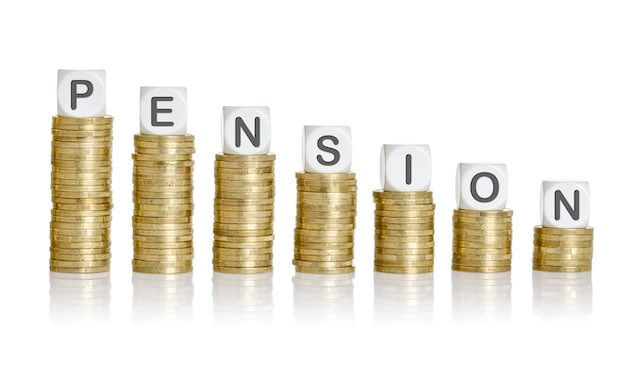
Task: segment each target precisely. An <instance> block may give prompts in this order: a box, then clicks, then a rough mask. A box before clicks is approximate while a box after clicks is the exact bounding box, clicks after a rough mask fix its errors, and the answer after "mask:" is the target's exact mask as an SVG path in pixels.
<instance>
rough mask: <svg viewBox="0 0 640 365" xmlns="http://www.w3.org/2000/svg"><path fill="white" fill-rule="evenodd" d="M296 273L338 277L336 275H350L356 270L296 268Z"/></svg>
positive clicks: (352, 268)
mask: <svg viewBox="0 0 640 365" xmlns="http://www.w3.org/2000/svg"><path fill="white" fill-rule="evenodd" d="M296 271H297V272H300V273H306V274H326V275H336V274H348V273H352V272H355V271H356V268H355V267H353V266H351V267H334V268H318V267H303V266H296Z"/></svg>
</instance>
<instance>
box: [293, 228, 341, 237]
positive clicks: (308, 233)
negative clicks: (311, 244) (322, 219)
mask: <svg viewBox="0 0 640 365" xmlns="http://www.w3.org/2000/svg"><path fill="white" fill-rule="evenodd" d="M294 232H295V235H296V236H300V237H351V236H353V230H322V231H320V230H310V229H302V228H296V229H295V230H294Z"/></svg>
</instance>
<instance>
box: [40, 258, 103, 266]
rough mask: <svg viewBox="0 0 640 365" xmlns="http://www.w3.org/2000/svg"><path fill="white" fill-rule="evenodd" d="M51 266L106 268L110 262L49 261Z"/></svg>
mask: <svg viewBox="0 0 640 365" xmlns="http://www.w3.org/2000/svg"><path fill="white" fill-rule="evenodd" d="M49 265H50V266H53V267H104V266H107V265H109V260H97V261H61V260H54V259H51V260H49Z"/></svg>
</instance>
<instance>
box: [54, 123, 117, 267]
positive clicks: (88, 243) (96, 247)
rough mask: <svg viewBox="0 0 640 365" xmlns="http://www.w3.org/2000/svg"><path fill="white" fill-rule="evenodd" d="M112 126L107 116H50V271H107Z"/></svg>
mask: <svg viewBox="0 0 640 365" xmlns="http://www.w3.org/2000/svg"><path fill="white" fill-rule="evenodd" d="M112 126H113V118H111V117H95V118H71V117H60V116H57V117H54V118H53V127H52V129H51V131H52V134H53V141H52V146H51V165H52V168H51V200H52V202H53V209H52V210H51V230H50V234H51V248H50V250H51V260H50V261H49V268H50V270H51V271H54V272H67V273H95V272H104V271H109V260H110V258H111V253H110V247H111V242H110V238H109V236H110V228H111V209H112V207H113V204H112V203H111V142H112V133H111V130H112Z"/></svg>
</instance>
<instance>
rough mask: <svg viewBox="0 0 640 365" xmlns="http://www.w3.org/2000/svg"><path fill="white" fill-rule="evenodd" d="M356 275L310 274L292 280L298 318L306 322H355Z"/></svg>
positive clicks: (298, 274) (303, 274) (298, 273)
mask: <svg viewBox="0 0 640 365" xmlns="http://www.w3.org/2000/svg"><path fill="white" fill-rule="evenodd" d="M353 277H354V274H353V273H347V274H322V275H318V274H307V273H302V272H296V274H295V276H294V277H293V302H294V310H295V313H296V317H298V318H299V319H303V320H312V321H319V322H321V321H322V320H340V321H344V320H347V321H349V320H351V319H353Z"/></svg>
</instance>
